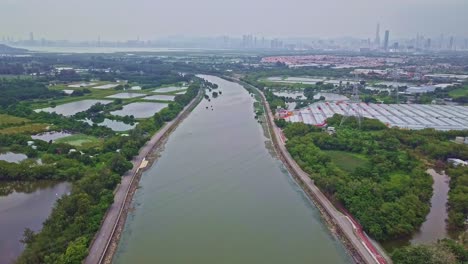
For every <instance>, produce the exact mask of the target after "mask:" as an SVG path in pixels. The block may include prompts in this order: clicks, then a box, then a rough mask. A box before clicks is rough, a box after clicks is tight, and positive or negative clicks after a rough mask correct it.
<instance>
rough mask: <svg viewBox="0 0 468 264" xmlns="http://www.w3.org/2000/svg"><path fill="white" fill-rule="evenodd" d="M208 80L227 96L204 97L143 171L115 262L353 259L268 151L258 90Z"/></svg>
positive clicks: (282, 262)
mask: <svg viewBox="0 0 468 264" xmlns="http://www.w3.org/2000/svg"><path fill="white" fill-rule="evenodd" d="M204 78H205V79H207V80H208V81H210V82H212V83H216V84H218V85H219V88H218V89H219V90H220V91H222V94H223V96H221V97H218V98H217V99H216V100H212V101H211V102H208V101H207V100H202V102H200V104H199V105H198V106H197V107H196V108H195V109H194V110H193V111H192V112H191V113H190V115H189V116H188V117H187V118H186V119H185V120H184V121H183V122H182V123H181V124H180V125H179V126H178V127H177V128H176V130H175V131H174V132H173V133H172V134H171V135H170V137H169V139H168V141H167V143H166V144H165V146H164V150H162V152H160V153H159V155H160V158H159V159H158V160H157V161H156V162H155V163H154V164H153V165H152V166H151V167H150V168H148V170H147V171H145V172H144V173H143V176H142V179H141V181H140V186H141V188H139V189H138V190H137V193H136V194H135V197H134V201H133V206H134V208H135V210H134V211H132V212H130V213H129V215H128V217H127V222H126V224H125V228H124V231H123V234H122V238H121V241H120V244H119V246H118V250H117V254H116V256H115V258H114V263H117V264H120V263H174V264H180V263H203V264H218V263H222V264H231V263H232V264H238V263H245V264H248V263H269V264H275V263H278V264H285V263H293V264H300V263H304V264H305V263H333V264H335V263H336V264H339V263H350V262H351V260H350V258H349V256H348V255H347V254H346V251H345V250H344V248H343V245H342V244H341V242H339V241H338V240H337V239H335V238H334V236H332V235H331V233H330V232H329V230H328V229H327V227H326V225H325V224H324V222H323V220H322V219H321V217H320V212H319V211H318V209H317V208H316V207H315V206H314V205H313V203H312V202H311V201H310V200H309V199H308V198H307V196H306V195H305V194H304V193H303V191H302V190H301V188H300V187H299V186H298V185H297V184H296V182H295V181H294V180H293V179H292V178H291V176H290V175H289V174H288V172H287V171H286V170H285V169H284V167H283V165H282V163H281V162H280V161H279V160H278V159H277V158H275V157H274V156H273V155H272V153H271V151H272V150H271V149H270V148H268V147H267V146H268V145H269V140H268V138H266V137H265V133H264V131H263V129H262V127H261V125H260V124H259V123H258V121H257V120H256V119H255V118H254V108H253V99H252V98H251V97H250V96H249V93H248V92H247V91H246V90H245V89H244V88H243V87H242V86H240V85H239V84H236V83H233V82H229V81H226V80H223V79H220V78H217V77H213V76H204ZM211 106H213V111H211ZM207 107H209V108H210V109H207Z"/></svg>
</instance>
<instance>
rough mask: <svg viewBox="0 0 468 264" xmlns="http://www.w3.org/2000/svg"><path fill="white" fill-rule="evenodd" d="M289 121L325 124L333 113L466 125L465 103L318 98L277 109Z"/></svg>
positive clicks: (405, 124)
mask: <svg viewBox="0 0 468 264" xmlns="http://www.w3.org/2000/svg"><path fill="white" fill-rule="evenodd" d="M278 113H279V115H280V116H281V117H283V118H285V119H286V121H289V122H303V123H305V124H310V125H315V126H325V125H326V120H327V118H329V117H332V116H333V115H334V114H340V115H343V116H362V117H367V118H373V119H378V120H380V121H381V122H383V123H384V124H386V125H387V126H388V127H400V128H404V129H424V128H434V129H436V130H463V129H468V107H467V106H452V105H425V104H372V103H369V104H367V103H358V102H349V101H348V102H342V101H340V102H318V103H314V104H311V105H309V106H308V107H306V108H302V109H299V110H295V111H286V110H283V111H279V112H278Z"/></svg>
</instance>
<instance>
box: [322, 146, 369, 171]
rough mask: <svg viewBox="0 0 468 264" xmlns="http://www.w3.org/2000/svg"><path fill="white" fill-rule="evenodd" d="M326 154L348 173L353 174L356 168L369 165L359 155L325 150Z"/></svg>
mask: <svg viewBox="0 0 468 264" xmlns="http://www.w3.org/2000/svg"><path fill="white" fill-rule="evenodd" d="M324 152H325V153H326V154H327V155H328V156H329V157H330V158H331V159H332V161H333V163H335V164H336V165H337V166H338V167H339V168H340V169H342V170H344V171H347V172H353V171H354V170H355V169H356V168H358V167H362V166H364V165H366V163H367V159H366V158H365V157H364V156H362V155H359V154H355V153H351V152H346V151H338V150H324Z"/></svg>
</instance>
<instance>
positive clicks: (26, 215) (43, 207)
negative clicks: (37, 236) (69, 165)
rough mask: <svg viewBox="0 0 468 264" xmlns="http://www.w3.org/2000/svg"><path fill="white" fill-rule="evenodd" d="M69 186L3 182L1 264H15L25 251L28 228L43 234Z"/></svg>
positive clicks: (0, 193) (0, 199) (0, 195)
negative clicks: (44, 225)
mask: <svg viewBox="0 0 468 264" xmlns="http://www.w3.org/2000/svg"><path fill="white" fill-rule="evenodd" d="M69 190H70V184H69V183H57V182H51V181H36V182H0V264H6V263H12V262H13V261H14V259H15V258H16V257H18V256H19V255H20V254H21V252H22V251H23V249H24V246H23V244H22V243H21V242H20V239H21V238H22V237H23V231H24V229H25V228H30V229H32V230H33V231H39V230H40V229H41V228H42V223H43V222H44V220H46V219H47V217H48V216H49V215H50V213H51V212H52V207H53V205H54V204H55V201H56V200H57V199H58V198H59V197H61V196H62V195H63V194H65V193H67V192H69Z"/></svg>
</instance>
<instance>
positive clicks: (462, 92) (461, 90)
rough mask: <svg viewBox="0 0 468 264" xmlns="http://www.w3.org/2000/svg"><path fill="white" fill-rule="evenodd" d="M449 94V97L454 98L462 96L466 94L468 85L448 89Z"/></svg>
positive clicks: (467, 93)
mask: <svg viewBox="0 0 468 264" xmlns="http://www.w3.org/2000/svg"><path fill="white" fill-rule="evenodd" d="M449 95H450V97H452V98H455V99H456V98H460V97H463V96H468V85H467V86H463V87H461V88H458V89H455V90H452V91H450V92H449Z"/></svg>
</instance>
